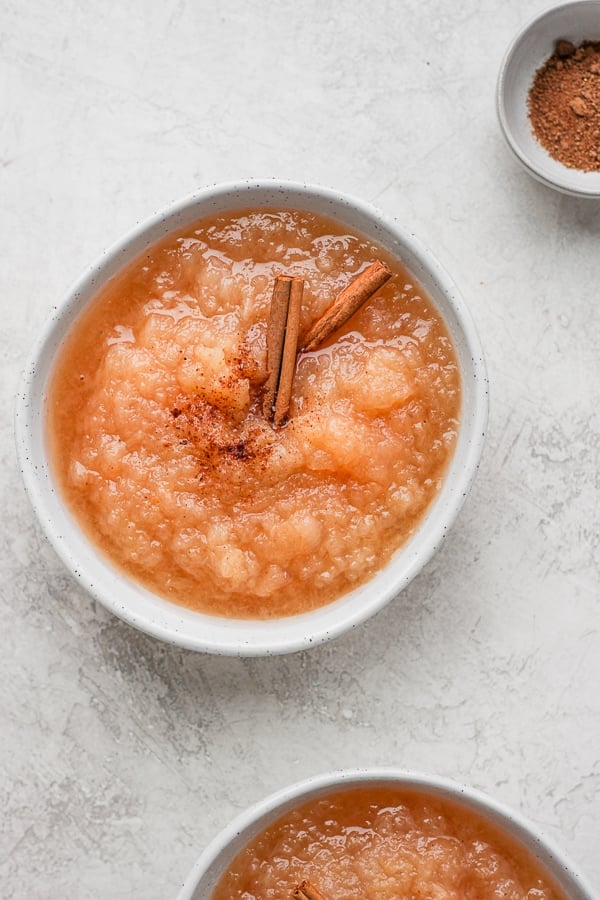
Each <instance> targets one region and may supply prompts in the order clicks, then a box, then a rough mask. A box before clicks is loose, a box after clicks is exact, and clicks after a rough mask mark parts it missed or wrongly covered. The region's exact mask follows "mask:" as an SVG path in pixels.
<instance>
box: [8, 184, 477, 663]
mask: <svg viewBox="0 0 600 900" xmlns="http://www.w3.org/2000/svg"><path fill="white" fill-rule="evenodd" d="M260 192H267V193H268V194H269V195H273V199H272V200H271V201H270V202H269V203H267V202H264V201H263V202H260V201H257V200H255V201H254V205H255V206H257V207H258V206H262V207H266V206H268V205H270V206H274V205H276V203H277V198H278V197H279V199H280V202H284V201H282V197H286V196H288V197H289V195H293V201H294V206H296V207H297V208H303V207H304V208H307V209H310V208H311V206H310V203H311V198H312V200H313V202H314V203H316V204H319V203H321V204H322V203H325V204H327V207H328V208H329V205H330V206H331V211H330V212H329V215H331V216H332V217H334V218H335V217H336V216H337V217H340V218H342V220H343V210H344V209H347V210H348V215H349V216H350V215H352V214H357V215H358V216H359V217H364V218H365V220H368V221H370V223H371V227H372V228H373V229H375V230H377V231H378V232H379V231H381V232H382V233H383V232H385V234H386V235H388V237H387V244H388V246H389V244H390V241H391V238H390V237H389V234H393V235H394V236H396V238H397V240H398V242H399V243H400V244H403V245H404V247H405V248H406V252H407V253H408V254H412V255H413V257H414V258H415V260H417V261H418V265H419V266H420V267H421V269H422V273H420V272H416V273H415V272H414V271H413V274H415V277H416V278H417V279H418V280H419V281H421V280H422V277H423V276H424V275H425V276H427V277H429V278H430V279H431V280H432V282H434V283H435V284H436V286H437V288H438V290H439V292H440V293H441V294H443V296H444V298H445V302H447V304H448V305H449V307H450V309H451V312H452V315H453V316H454V319H455V322H456V323H457V325H458V327H459V329H460V333H461V338H462V339H464V342H465V346H466V348H467V349H466V351H465V353H468V354H470V357H471V365H472V376H473V381H472V383H471V388H470V389H469V390H471V391H472V401H473V407H474V408H473V414H472V419H471V420H470V421H469V422H465V421H462V420H461V434H460V435H459V442H462V444H464V443H465V442H466V447H464V452H463V457H462V461H461V466H460V469H459V470H458V471H457V473H456V476H455V478H454V479H453V480H452V481H451V480H450V478H446V481H445V483H444V486H443V490H442V492H441V494H443V495H444V506H443V508H442V507H441V505H440V503H441V501H440V495H438V497H437V498H436V499H435V500H434V501H433V504H432V505H431V507H430V508H429V510H428V511H427V513H426V516H425V519H424V521H423V522H422V523H421V525H420V526H419V528H418V529H417V531H416V532H415V536H416V535H420V533H421V532H423V531H425V527H424V525H425V522H427V523H428V525H427V527H428V532H427V533H429V532H430V536H429V538H428V539H427V546H426V547H425V548H424V549H418V550H417V551H413V553H412V556H411V557H410V559H409V562H407V564H406V565H404V568H403V572H402V577H398V576H395V577H393V578H392V577H389V578H386V574H387V573H388V571H389V570H390V569H391V568H392V566H393V565H394V564H396V565H398V566H399V565H400V564H399V563H396V559H397V557H399V555H400V554H402V553H403V552H404V550H405V548H406V547H407V546H410V545H411V542H412V541H413V538H411V540H410V541H409V542H408V545H407V544H405V545H403V547H401V548H400V549H399V550H398V551H397V552H396V554H394V556H393V557H392V560H391V561H390V562H389V563H387V564H386V565H385V566H384V567H383V568H382V569H380V570H379V571H378V572H377V573H376V574H375V575H374V576H373V578H371V579H370V580H369V581H367V582H366V583H365V584H364V585H361V586H359V588H357V589H355V590H353V591H350V592H348V593H347V594H345V595H343V596H342V597H341V598H340V599H338V600H336V601H334V602H333V603H330V604H327V605H326V606H325V607H318V608H317V609H316V610H313V611H311V612H308V613H303V614H299V615H296V616H291V617H284V618H281V619H274V620H266V621H260V620H243V619H240V620H237V619H222V618H220V617H218V616H208V615H205V614H203V613H191V611H190V610H186V609H185V608H182V607H179V606H177V605H176V604H172V603H170V602H169V601H167V600H164V599H162V598H159V597H157V595H155V594H152V593H151V592H149V591H147V590H146V589H144V588H142V587H141V586H140V585H139V584H137V583H136V582H134V580H133V579H128V578H127V577H126V576H125V575H124V574H123V573H121V572H120V571H119V570H118V569H116V568H114V567H112V566H110V564H108V568H109V569H110V581H111V582H112V583H111V584H110V585H108V584H102V583H99V582H98V579H97V577H95V576H93V575H90V573H88V572H87V571H86V569H85V567H84V566H82V565H81V563H80V560H79V559H78V558H77V557H76V556H75V555H74V554H73V552H72V549H71V546H70V543H69V537H68V535H67V537H65V535H64V534H62V533H60V528H58V527H57V524H56V522H54V521H53V517H52V515H51V514H50V501H49V500H47V498H46V496H45V493H46V491H45V484H44V481H45V480H46V481H47V482H48V491H49V492H50V493H51V494H56V496H57V497H58V498H59V497H60V494H59V492H58V491H56V490H55V488H54V485H53V480H52V478H51V474H50V471H49V469H48V467H47V455H46V454H45V453H44V454H43V460H42V461H43V464H44V466H43V467H40V466H38V465H36V457H35V440H34V432H35V430H36V427H39V428H40V429H41V427H42V426H41V425H40V424H39V422H41V420H42V417H43V410H42V409H37V407H41V406H42V400H43V397H44V394H45V391H46V386H47V379H48V374H46V381H45V382H44V384H43V386H42V387H41V388H40V387H39V386H37V382H38V380H39V378H41V377H42V375H39V378H38V366H40V368H41V367H42V362H41V361H43V358H44V354H45V353H50V351H49V350H48V347H49V346H51V345H52V342H53V339H54V341H55V342H56V333H59V332H60V330H61V329H64V327H65V326H64V325H62V324H61V323H62V321H63V319H64V318H66V319H67V321H71V324H72V320H73V319H74V318H75V317H76V315H77V312H78V310H79V307H81V308H83V307H84V306H85V302H82V301H81V300H80V299H79V298H80V295H81V294H82V293H85V292H86V291H87V292H89V291H90V290H91V286H92V285H93V286H94V291H97V290H98V288H99V287H100V285H101V284H102V283H103V282H104V280H107V278H108V277H112V275H108V276H107V275H105V276H104V278H102V277H99V276H100V275H101V273H102V271H103V270H104V269H108V268H109V267H110V265H115V263H116V260H118V259H120V258H122V254H124V253H127V252H130V251H131V248H132V247H133V246H137V245H138V244H140V242H142V241H143V239H144V238H145V236H149V235H150V233H152V234H151V236H149V237H148V239H147V243H146V244H145V245H144V246H150V245H151V244H153V243H155V242H156V241H157V240H159V239H160V236H157V235H156V234H155V233H154V232H156V231H160V233H161V234H163V235H166V234H168V233H169V232H170V231H173V230H176V229H177V228H178V227H181V226H180V225H179V224H178V223H177V217H178V216H181V217H185V215H186V213H188V214H189V212H190V211H191V209H192V208H194V207H196V206H197V205H198V204H209V205H211V210H208V209H206V210H204V211H203V212H199V213H198V215H197V218H201V217H202V216H203V215H208V214H209V212H210V211H213V208H214V210H218V209H219V203H224V202H226V198H227V197H231V195H232V194H235V195H239V203H237V208H240V209H241V208H244V207H245V206H252V205H253V203H252V200H253V196H254V195H255V194H257V193H260ZM288 206H289V208H291V205H290V204H288ZM226 208H234V207H233V206H229V207H226ZM192 220H193V219H190V221H192ZM169 223H170V224H169ZM382 241H383V242H385V241H384V239H383V238H382ZM142 250H143V248H142V249H139V248H138V249H137V250H136V252H135V254H133V255H132V258H134V257H135V256H137V255H139V254H140V253H141V252H142ZM125 262H129V258H126V259H125ZM112 274H114V272H113V273H112ZM434 302H435V301H434ZM57 346H60V345H57ZM56 352H57V351H56V349H55V350H54V351H53V354H52V358H54V354H55V353H56ZM48 366H49V368H48V372H49V371H51V365H50V364H48ZM462 374H463V379H464V374H465V373H464V372H462ZM38 393H41V395H42V399H41V400H40V399H39V398H38V396H37V395H38ZM38 400H39V402H38ZM36 404H37V405H36ZM36 409H37V419H36ZM487 414H488V379H487V372H486V367H485V362H484V358H483V351H482V348H481V344H480V341H479V338H478V336H477V333H476V330H475V326H474V324H473V321H472V318H471V315H470V313H469V311H468V309H467V307H466V305H465V303H464V301H463V300H462V297H461V295H460V293H459V291H458V289H457V288H456V285H455V284H454V282H453V281H452V279H451V278H450V277H449V276H448V274H447V273H446V272H445V270H444V269H443V268H442V267H441V266H440V265H439V263H438V262H437V261H436V260H435V258H434V257H433V256H432V254H431V252H430V251H429V250H428V249H427V248H426V247H425V246H423V245H422V244H421V243H420V242H419V241H418V240H417V239H416V238H415V237H414V235H413V234H408V233H407V232H406V231H404V229H402V228H400V226H399V225H398V224H397V222H396V221H395V220H393V219H390V218H389V217H386V216H385V215H383V214H382V213H381V212H380V211H379V210H377V209H376V208H375V207H373V206H371V205H370V204H369V203H365V202H363V201H362V200H358V199H356V198H354V197H350V196H348V195H346V194H343V193H340V192H338V191H334V190H331V189H329V188H324V187H319V186H316V185H309V184H302V183H296V182H291V181H281V180H278V179H249V180H246V181H241V182H231V183H225V184H215V185H212V186H210V187H206V188H203V189H201V190H199V191H197V192H195V193H194V194H192V195H190V196H188V197H185V198H184V199H183V200H180V201H179V202H177V203H175V204H173V205H171V206H169V207H167V208H166V209H165V210H163V211H161V212H159V213H157V214H156V215H154V216H152V217H150V218H149V219H146V220H144V221H143V222H141V223H140V224H138V225H137V226H136V227H135V228H133V229H132V230H131V231H130V232H128V233H127V234H126V235H125V236H124V237H123V238H121V240H120V241H118V242H117V243H116V244H114V245H113V246H112V247H111V248H109V249H108V250H107V251H106V252H105V253H103V254H102V255H101V256H100V257H99V259H98V260H97V261H96V262H95V263H94V264H93V265H91V266H90V267H89V268H88V269H87V270H86V271H85V272H84V273H83V275H82V276H81V277H80V278H79V279H78V280H77V281H76V283H75V284H74V285H73V286H72V287H71V288H70V289H69V290H68V291H67V293H66V296H65V298H64V299H63V301H62V303H60V304H59V305H57V306H55V307H54V312H53V313H52V315H51V316H50V319H49V320H48V322H47V323H46V325H45V327H44V329H43V331H42V334H41V335H40V338H39V340H38V341H37V343H36V345H35V347H34V349H33V352H32V354H31V357H30V360H29V362H28V364H27V366H26V368H25V371H24V374H23V380H22V386H21V389H20V390H19V392H18V396H17V403H16V420H15V434H16V442H17V452H18V456H19V461H20V466H21V471H22V475H23V479H24V482H25V486H26V489H27V492H28V494H29V497H30V500H31V503H32V506H33V508H34V510H35V512H36V514H37V516H38V518H39V521H40V523H41V525H42V527H43V529H44V531H45V533H46V535H47V537H48V539H49V540H50V542H51V544H52V545H53V547H54V549H55V550H56V552H57V554H58V556H59V557H60V558H61V559H62V561H63V563H64V564H65V565H66V567H67V568H68V569H69V570H70V571H71V573H72V574H73V575H75V577H76V578H77V579H78V581H79V584H80V585H81V586H82V587H84V588H85V589H86V590H87V591H88V593H90V594H91V595H92V596H93V597H94V598H95V599H96V600H98V601H99V602H100V603H102V604H103V605H104V606H105V607H106V608H107V609H109V610H110V611H111V612H113V613H114V614H115V615H117V616H118V617H119V618H121V619H123V620H124V621H126V622H128V623H129V624H130V625H133V626H134V627H136V628H138V629H140V630H142V631H144V632H145V633H147V634H149V635H152V636H154V637H156V638H158V639H160V640H164V641H167V642H168V643H172V644H175V645H177V646H181V647H184V648H187V649H192V650H198V651H203V652H208V653H215V654H224V655H233V656H270V655H275V654H281V653H291V652H296V651H299V650H303V649H307V648H309V647H311V646H316V645H318V644H320V643H323V642H324V641H327V640H330V639H332V638H334V637H337V636H339V635H341V634H342V633H344V632H346V631H348V630H350V629H351V628H354V627H356V626H358V625H359V624H361V623H362V622H363V621H365V620H366V619H368V618H370V617H371V616H372V615H374V614H375V613H376V612H378V611H379V610H380V609H381V608H382V607H383V606H385V605H386V604H387V603H388V602H389V601H390V600H391V599H392V598H393V597H395V596H396V595H397V594H399V593H400V591H401V590H403V589H404V588H405V587H406V585H408V584H409V582H410V581H412V579H413V578H414V577H415V575H417V574H418V572H420V571H421V569H422V568H423V567H424V566H425V564H426V563H427V562H428V561H429V559H431V557H432V556H433V554H434V552H435V551H436V549H437V548H438V546H439V545H440V543H441V541H442V540H443V538H444V537H445V535H446V533H447V531H448V530H449V528H450V527H451V525H452V524H453V522H454V520H455V519H456V516H457V515H458V513H459V511H460V509H461V507H462V505H463V503H464V500H465V498H466V496H467V494H468V491H469V489H470V487H471V484H472V482H473V479H474V477H475V474H476V471H477V469H478V466H479V461H480V457H481V453H482V449H483V444H484V438H485V430H486V424H487ZM38 420H39V422H38ZM463 429H465V431H466V437H464V436H462V430H463ZM456 455H457V452H456V451H455V457H456ZM39 461H40V460H38V462H39ZM452 465H453V466H455V465H456V463H455V460H454V458H453V460H452ZM40 468H43V469H44V471H40ZM446 492H448V494H449V497H447V496H446ZM61 506H62V508H63V509H64V508H65V505H64V504H62V503H61ZM68 518H69V519H70V526H69V527H70V530H71V532H72V531H73V529H77V525H76V522H75V520H74V519H73V518H72V516H68ZM430 520H431V521H430ZM434 520H435V521H434ZM431 522H434V524H431ZM71 540H72V539H71ZM86 543H87V545H88V548H89V547H90V546H91V545H90V543H89V541H88V542H86ZM95 557H96V560H97V561H98V562H99V564H100V566H101V568H102V564H104V567H107V560H106V558H105V557H104V556H103V555H102V554H101V553H99V552H98V551H96V552H95ZM108 578H109V576H108V575H107V576H106V577H105V580H106V581H108ZM382 582H385V583H382ZM124 588H125V589H126V590H133V591H135V593H136V597H137V598H138V600H139V598H140V597H142V595H143V597H144V599H143V601H142V600H139V602H143V603H145V604H147V605H146V606H145V607H144V609H145V610H150V611H149V612H148V611H146V612H145V613H144V614H140V612H139V611H138V612H135V611H134V610H132V609H130V608H129V607H128V605H127V603H126V602H123V598H122V596H121V594H122V593H123V589H124ZM367 593H369V596H368V597H366V596H365V599H364V603H363V602H362V597H360V603H359V602H358V600H357V595H360V594H367ZM146 598H147V599H146ZM150 601H151V602H150ZM152 604H154V607H155V608H156V609H158V610H159V611H158V612H155V613H153V612H152V610H151V606H152ZM353 604H354V608H353V609H350V612H349V610H348V609H345V608H344V607H345V606H346V607H352V605H353ZM190 616H191V617H192V618H190ZM319 617H320V618H321V619H323V621H319ZM167 619H168V624H166V625H165V621H166V620H167ZM192 619H193V621H194V623H196V624H195V625H194V627H193V628H192V627H190V622H191V621H192ZM163 620H164V621H163ZM199 620H201V621H199ZM288 623H292V624H291V625H289V624H288ZM249 625H250V626H251V628H249ZM236 628H237V631H236ZM278 628H279V631H280V633H279V634H278V633H277V629H278ZM252 629H254V631H252ZM214 630H216V631H217V632H218V635H217V637H215V636H214V634H213V631H214ZM250 632H252V633H250ZM255 632H256V633H255Z"/></svg>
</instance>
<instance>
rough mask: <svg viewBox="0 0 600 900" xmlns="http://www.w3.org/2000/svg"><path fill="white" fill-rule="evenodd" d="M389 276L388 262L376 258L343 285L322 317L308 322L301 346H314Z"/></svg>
mask: <svg viewBox="0 0 600 900" xmlns="http://www.w3.org/2000/svg"><path fill="white" fill-rule="evenodd" d="M391 277H392V273H391V271H390V269H389V268H388V266H386V264H385V263H384V262H382V261H381V260H380V259H377V260H375V262H374V263H372V264H371V265H370V266H369V267H368V268H367V269H365V270H364V272H361V273H360V275H359V276H358V277H357V278H355V279H354V281H352V282H351V283H350V284H349V285H348V287H346V288H344V290H343V291H342V293H341V294H340V295H339V296H338V297H337V298H336V299H335V300H334V302H333V303H332V304H331V306H330V307H329V308H328V309H326V310H325V312H324V313H323V315H322V316H321V318H320V319H317V321H316V322H315V323H314V325H312V326H311V328H310V329H309V331H308V334H307V335H306V336H305V338H304V340H303V342H302V349H303V350H316V348H317V347H318V346H319V345H320V344H322V343H324V341H326V340H327V338H329V337H331V335H332V334H333V333H334V332H335V331H337V330H338V328H341V327H342V325H343V324H344V323H345V322H347V321H348V319H349V318H350V317H351V316H353V315H354V313H355V312H356V311H357V310H358V309H359V308H360V307H361V306H362V305H363V303H366V302H367V300H369V299H370V298H371V297H372V296H373V294H374V293H375V292H376V291H378V290H379V288H380V287H382V286H383V285H384V284H385V283H386V281H388V279H389V278H391Z"/></svg>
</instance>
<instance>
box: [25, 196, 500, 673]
mask: <svg viewBox="0 0 600 900" xmlns="http://www.w3.org/2000/svg"><path fill="white" fill-rule="evenodd" d="M486 419H487V377H486V371H485V364H484V361H483V354H482V350H481V346H480V343H479V340H478V337H477V334H476V332H475V329H474V326H473V323H472V320H471V317H470V315H469V312H468V310H467V308H466V306H465V304H464V302H463V300H462V298H461V296H460V294H459V292H458V290H457V288H456V287H455V285H454V283H453V282H452V280H451V279H450V278H449V276H448V275H447V274H446V273H445V272H444V270H443V269H442V268H441V267H440V266H439V265H438V263H437V262H436V261H435V260H434V258H433V257H432V255H431V253H430V252H429V250H427V249H426V248H425V247H423V246H422V245H421V244H420V243H418V241H417V240H416V239H415V238H414V236H413V235H412V234H411V233H409V232H407V231H406V230H404V229H402V228H401V227H400V226H399V225H398V224H397V223H396V222H394V221H392V220H389V219H387V218H385V217H384V216H383V215H382V214H381V213H380V212H379V211H377V210H376V209H375V208H373V207H371V206H369V205H368V204H365V203H363V202H362V201H360V200H356V199H354V198H350V197H346V196H344V195H341V194H339V193H337V192H334V191H331V190H328V189H325V188H318V187H310V186H306V185H299V184H291V183H282V182H274V181H272V182H271V181H264V182H258V181H251V182H243V183H236V184H231V185H217V186H214V187H211V188H208V189H205V190H202V191H200V192H198V193H196V194H194V195H193V196H191V197H189V198H187V199H185V200H183V201H182V202H180V203H178V204H176V205H174V206H172V207H171V208H169V209H168V210H166V211H164V212H162V213H160V214H159V215H157V216H155V217H153V218H152V219H150V220H149V221H147V222H145V223H143V224H142V225H139V226H138V227H136V228H135V229H134V230H133V231H132V232H131V233H130V234H128V235H127V236H126V237H125V238H124V239H123V240H121V241H120V242H119V243H118V244H117V245H116V246H114V247H113V248H112V249H110V250H109V251H108V252H107V253H105V254H104V255H103V256H102V258H101V259H100V260H99V261H98V262H96V263H95V264H94V265H93V266H91V268H90V269H89V270H88V271H87V272H85V273H84V275H83V276H82V277H81V278H80V279H79V281H78V282H77V283H76V284H75V285H74V286H73V287H72V288H71V290H70V291H69V292H68V294H67V296H66V297H65V299H64V301H63V302H62V304H60V305H59V306H58V307H57V310H56V312H55V313H54V315H53V316H52V317H51V319H50V321H49V322H48V324H47V326H46V328H45V330H44V333H43V334H42V336H41V339H40V341H39V342H38V344H37V346H36V348H35V350H34V353H33V355H32V359H31V361H30V363H29V365H28V367H27V370H26V372H25V375H24V380H23V385H22V389H21V391H20V393H19V397H18V403H17V414H16V434H17V445H18V450H19V456H20V461H21V467H22V471H23V476H24V480H25V484H26V487H27V489H28V492H29V495H30V498H31V500H32V503H33V506H34V509H35V511H36V512H37V515H38V517H39V520H40V522H41V524H42V526H43V527H44V529H45V531H46V534H47V535H48V537H49V539H50V540H51V542H52V543H53V545H54V547H55V549H56V551H57V552H58V554H59V556H60V557H61V558H62V560H63V561H64V563H65V564H66V565H67V567H68V568H69V569H70V571H71V572H72V573H73V575H74V576H75V577H76V578H77V579H78V580H79V582H80V583H81V585H82V586H83V587H85V588H86V589H87V590H88V591H89V592H90V593H91V594H92V595H93V596H94V597H95V598H97V599H98V600H100V602H102V603H103V604H104V605H105V606H106V607H107V608H108V609H110V610H111V611H112V612H114V613H115V614H116V615H118V616H120V617H121V618H122V619H124V620H125V621H127V622H129V623H130V624H131V625H134V626H135V627H137V628H140V629H142V630H143V631H145V632H147V633H148V634H151V635H153V636H155V637H158V638H160V639H162V640H166V641H170V642H172V643H175V644H178V645H180V646H183V647H187V648H191V649H195V650H202V651H206V652H214V653H229V654H241V655H263V654H274V653H285V652H290V651H295V650H300V649H303V648H307V647H309V646H311V645H314V644H318V643H320V642H322V641H325V640H327V639H329V638H332V637H335V636H336V635H339V634H341V633H342V632H344V631H346V630H347V629H350V628H352V627H354V626H356V625H358V624H359V623H360V622H361V621H363V620H364V619H366V618H367V617H368V616H370V615H372V614H373V613H375V612H376V611H377V610H379V609H380V608H381V607H382V606H383V605H384V604H385V603H387V602H388V601H389V600H391V599H392V598H393V597H394V596H396V595H397V594H398V593H399V592H400V591H401V590H402V588H403V587H405V586H406V585H407V584H408V583H409V582H410V580H411V579H412V578H413V577H414V576H415V575H416V574H417V573H418V572H419V571H420V569H421V568H422V567H423V566H424V564H425V563H426V562H427V561H428V559H429V558H430V557H431V556H432V554H433V553H434V552H435V550H436V548H437V547H438V546H439V544H440V542H441V541H442V539H443V537H444V535H445V534H446V532H447V530H448V528H449V527H450V526H451V524H452V522H453V521H454V519H455V517H456V515H457V513H458V511H459V509H460V507H461V505H462V503H463V501H464V498H465V496H466V494H467V492H468V490H469V487H470V485H471V482H472V480H473V477H474V475H475V472H476V469H477V466H478V463H479V458H480V455H481V450H482V446H483V438H484V432H485V426H486Z"/></svg>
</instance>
